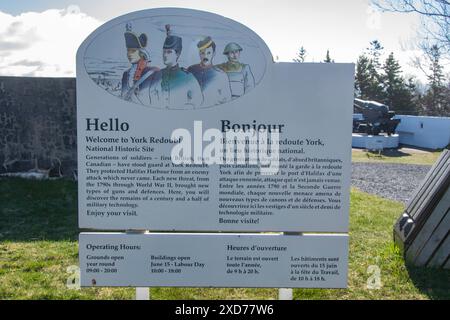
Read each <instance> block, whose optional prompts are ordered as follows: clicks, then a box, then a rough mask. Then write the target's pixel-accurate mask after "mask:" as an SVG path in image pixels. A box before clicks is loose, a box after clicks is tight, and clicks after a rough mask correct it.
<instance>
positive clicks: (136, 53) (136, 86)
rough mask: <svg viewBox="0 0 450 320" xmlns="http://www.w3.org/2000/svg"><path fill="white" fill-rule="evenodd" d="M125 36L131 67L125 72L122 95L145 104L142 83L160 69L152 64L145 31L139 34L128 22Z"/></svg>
mask: <svg viewBox="0 0 450 320" xmlns="http://www.w3.org/2000/svg"><path fill="white" fill-rule="evenodd" d="M124 36H125V46H126V48H127V58H128V61H130V63H131V68H130V69H128V70H127V71H125V72H124V73H123V76H122V92H121V96H122V98H123V99H125V100H128V101H133V102H137V103H141V104H143V101H142V98H141V97H140V91H139V90H140V87H141V84H142V83H143V82H144V81H145V80H146V79H147V78H148V77H149V76H150V75H151V74H153V73H154V72H156V71H159V69H158V68H157V67H151V66H150V60H149V56H148V53H147V51H146V50H145V47H146V46H147V41H148V38H147V35H146V34H145V33H141V34H140V35H139V36H138V35H137V34H135V33H133V32H132V30H131V24H130V23H127V25H126V32H125V34H124Z"/></svg>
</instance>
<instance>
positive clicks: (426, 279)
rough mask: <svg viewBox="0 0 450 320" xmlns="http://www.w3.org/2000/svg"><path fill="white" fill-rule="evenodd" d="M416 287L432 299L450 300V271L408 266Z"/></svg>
mask: <svg viewBox="0 0 450 320" xmlns="http://www.w3.org/2000/svg"><path fill="white" fill-rule="evenodd" d="M406 269H407V270H408V274H409V277H410V278H411V280H412V282H413V283H414V286H415V287H416V288H417V289H419V290H420V292H422V293H423V294H425V295H427V296H428V297H429V298H430V299H434V300H441V299H445V300H448V299H450V270H444V269H437V268H426V267H415V266H412V265H406Z"/></svg>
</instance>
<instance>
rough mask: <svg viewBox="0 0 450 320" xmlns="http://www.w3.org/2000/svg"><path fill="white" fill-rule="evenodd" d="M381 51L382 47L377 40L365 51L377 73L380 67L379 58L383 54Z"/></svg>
mask: <svg viewBox="0 0 450 320" xmlns="http://www.w3.org/2000/svg"><path fill="white" fill-rule="evenodd" d="M383 49H384V47H383V46H382V45H381V43H380V42H379V41H378V40H373V41H371V42H370V47H368V48H367V49H366V50H367V53H368V55H369V57H370V58H371V60H372V64H373V66H374V68H375V70H376V71H378V70H379V69H380V67H381V63H380V57H381V55H382V54H383Z"/></svg>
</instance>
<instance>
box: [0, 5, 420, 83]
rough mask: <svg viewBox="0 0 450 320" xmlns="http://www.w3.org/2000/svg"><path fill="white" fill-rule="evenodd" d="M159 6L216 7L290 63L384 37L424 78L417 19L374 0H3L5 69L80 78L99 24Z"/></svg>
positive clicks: (0, 43) (1, 61)
mask: <svg viewBox="0 0 450 320" xmlns="http://www.w3.org/2000/svg"><path fill="white" fill-rule="evenodd" d="M156 7H185V8H193V9H200V10H204V11H211V12H214V13H218V14H221V15H223V16H226V17H228V18H231V19H234V20H236V21H238V22H240V23H243V24H245V25H246V26H248V27H249V28H251V29H253V30H254V31H255V32H256V33H257V34H259V35H260V36H261V38H262V39H264V40H265V42H266V43H267V44H268V46H269V48H270V49H271V51H272V54H273V56H274V57H276V58H277V61H292V59H293V58H294V56H295V55H296V53H297V51H298V49H299V47H300V46H301V45H303V46H304V47H305V48H306V50H307V52H308V56H307V61H314V62H319V61H321V60H323V59H324V57H325V54H326V51H327V49H329V50H330V54H331V57H332V58H333V59H334V60H335V61H336V62H355V61H356V59H357V57H358V55H359V54H360V53H361V52H363V51H364V49H365V48H366V47H368V45H369V42H370V41H371V40H374V39H378V40H379V41H381V43H382V44H383V46H384V47H385V53H386V55H387V54H389V52H391V51H393V52H394V54H395V55H396V57H397V58H398V59H399V60H400V61H401V64H402V66H403V69H404V71H405V73H406V74H415V75H416V76H417V77H418V78H422V79H423V78H424V77H423V75H421V74H420V73H418V72H417V71H415V70H414V68H413V67H412V66H411V59H413V58H414V56H417V55H419V54H420V52H418V51H416V50H414V48H413V46H412V45H411V44H412V43H413V42H414V41H416V40H417V39H415V35H416V32H415V30H416V28H417V27H418V25H419V17H417V16H415V15H406V14H393V13H379V12H377V11H376V10H374V9H373V8H371V6H370V3H369V0H345V1H335V0H322V1H313V0H278V1H271V2H268V1H258V0H246V1H242V0H228V1H206V0H165V1H161V0H129V1H123V0H108V1H107V0H95V1H93V0H58V1H56V0H33V1H32V0H0V75H28V76H74V75H75V61H74V59H75V58H74V57H75V52H76V49H77V47H78V45H79V44H80V43H81V42H82V41H83V39H84V38H85V37H86V36H88V35H89V34H90V33H91V32H92V31H93V30H95V28H97V27H98V26H100V25H101V24H102V23H104V22H106V21H108V20H110V19H112V18H114V17H116V16H119V15H122V14H125V13H128V12H131V11H136V10H142V9H149V8H156ZM18 26H20V28H19V27H18Z"/></svg>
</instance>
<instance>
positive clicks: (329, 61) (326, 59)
mask: <svg viewBox="0 0 450 320" xmlns="http://www.w3.org/2000/svg"><path fill="white" fill-rule="evenodd" d="M323 62H326V63H332V62H334V60H332V59H331V57H330V50H327V55H326V56H325V60H323Z"/></svg>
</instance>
